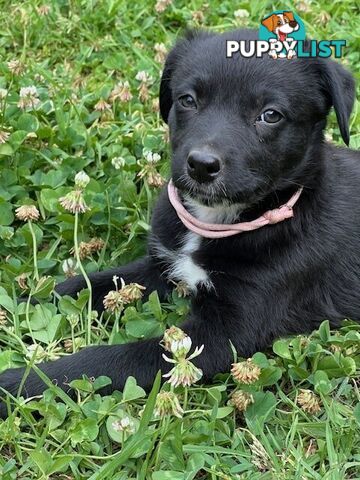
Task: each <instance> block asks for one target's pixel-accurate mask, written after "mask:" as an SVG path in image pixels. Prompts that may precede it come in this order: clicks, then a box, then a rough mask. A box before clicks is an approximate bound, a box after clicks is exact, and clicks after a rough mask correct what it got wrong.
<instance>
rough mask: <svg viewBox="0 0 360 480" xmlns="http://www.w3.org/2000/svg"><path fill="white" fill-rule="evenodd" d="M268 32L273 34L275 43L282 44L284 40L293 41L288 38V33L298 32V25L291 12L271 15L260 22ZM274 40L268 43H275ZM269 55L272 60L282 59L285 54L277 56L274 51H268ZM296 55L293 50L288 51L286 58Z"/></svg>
mask: <svg viewBox="0 0 360 480" xmlns="http://www.w3.org/2000/svg"><path fill="white" fill-rule="evenodd" d="M261 24H262V25H264V27H266V28H267V29H268V30H269V31H270V32H272V33H274V34H275V35H276V37H277V41H280V42H284V41H286V40H293V39H292V38H288V35H289V34H290V33H293V32H296V30H299V27H300V26H299V24H298V22H297V21H296V20H295V18H294V14H293V13H292V12H282V13H273V14H272V15H270V17H268V18H265V20H263V21H262V22H261ZM275 41H276V40H275V39H270V42H275ZM269 55H271V56H272V57H273V58H277V57H284V56H286V55H285V54H281V53H280V54H278V53H277V52H276V51H275V50H274V49H272V50H270V52H269ZM295 55H296V52H295V50H289V51H288V54H287V58H293V57H294V56H295Z"/></svg>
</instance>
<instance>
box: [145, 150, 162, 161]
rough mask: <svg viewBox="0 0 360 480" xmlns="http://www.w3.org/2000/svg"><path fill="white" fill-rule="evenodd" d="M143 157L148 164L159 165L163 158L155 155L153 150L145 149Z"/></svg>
mask: <svg viewBox="0 0 360 480" xmlns="http://www.w3.org/2000/svg"><path fill="white" fill-rule="evenodd" d="M143 155H144V157H145V160H146V161H147V162H148V163H157V162H158V161H159V160H161V156H160V155H159V154H158V153H153V152H152V151H151V150H146V149H144V151H143Z"/></svg>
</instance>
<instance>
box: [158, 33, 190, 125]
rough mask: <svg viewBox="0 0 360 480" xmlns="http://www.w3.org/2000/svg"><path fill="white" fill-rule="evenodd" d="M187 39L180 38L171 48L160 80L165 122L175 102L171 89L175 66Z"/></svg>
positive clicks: (161, 104)
mask: <svg viewBox="0 0 360 480" xmlns="http://www.w3.org/2000/svg"><path fill="white" fill-rule="evenodd" d="M184 42H185V40H180V42H178V43H177V45H176V46H175V47H174V48H173V49H172V50H171V52H170V53H169V55H168V56H167V59H166V62H165V66H164V70H163V73H162V77H161V82H160V92H159V105H160V113H161V116H162V119H163V120H164V122H165V123H167V122H168V118H169V112H170V109H171V106H172V104H173V98H172V91H171V78H172V75H173V73H174V70H175V67H176V65H177V63H178V61H179V58H180V57H181V52H183V50H184V47H183V44H184Z"/></svg>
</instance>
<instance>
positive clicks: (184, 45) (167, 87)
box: [159, 30, 214, 123]
mask: <svg viewBox="0 0 360 480" xmlns="http://www.w3.org/2000/svg"><path fill="white" fill-rule="evenodd" d="M213 35H214V34H212V33H210V32H206V31H204V30H187V31H186V33H185V36H184V38H183V39H181V40H179V41H178V42H177V43H176V45H175V47H174V48H173V49H172V50H171V51H170V53H169V55H168V56H167V59H166V62H165V66H164V70H163V74H162V77H161V82H160V92H159V105H160V113H161V116H162V118H163V120H164V122H165V123H167V122H168V118H169V113H170V109H171V106H172V104H173V97H172V91H171V79H172V76H173V73H174V71H175V69H176V67H177V65H178V64H179V62H180V60H181V59H182V58H184V57H185V56H186V55H191V54H190V53H189V48H190V45H191V44H192V43H193V42H195V41H198V40H203V39H206V38H209V37H212V36H213Z"/></svg>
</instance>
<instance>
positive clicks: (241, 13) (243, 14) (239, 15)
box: [234, 8, 250, 18]
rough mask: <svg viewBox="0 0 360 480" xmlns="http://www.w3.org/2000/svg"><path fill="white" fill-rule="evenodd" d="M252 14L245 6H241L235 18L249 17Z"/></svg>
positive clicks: (236, 11) (235, 13)
mask: <svg viewBox="0 0 360 480" xmlns="http://www.w3.org/2000/svg"><path fill="white" fill-rule="evenodd" d="M249 16H250V14H249V12H248V11H247V10H245V9H244V8H240V9H239V10H235V12H234V17H235V18H248V17H249Z"/></svg>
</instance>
